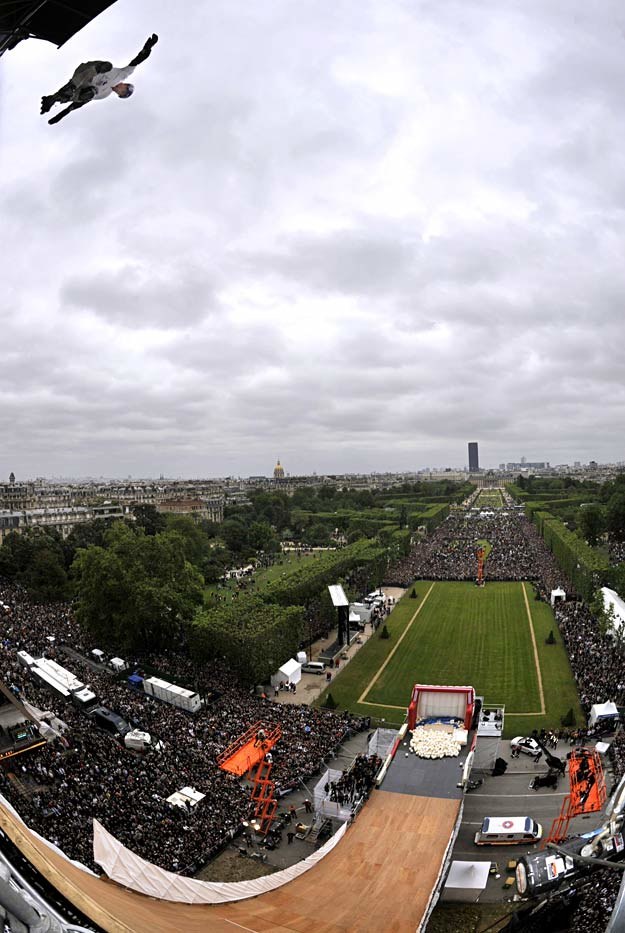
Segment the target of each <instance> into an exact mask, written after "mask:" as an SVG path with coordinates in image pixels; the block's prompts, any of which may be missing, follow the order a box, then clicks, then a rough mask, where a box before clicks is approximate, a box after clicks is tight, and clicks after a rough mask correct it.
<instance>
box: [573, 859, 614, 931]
mask: <svg viewBox="0 0 625 933" xmlns="http://www.w3.org/2000/svg"><path fill="white" fill-rule="evenodd" d="M622 880H623V875H622V873H621V872H620V871H616V870H614V869H610V868H601V869H599V870H598V871H596V872H594V873H593V875H592V877H591V878H589V879H588V882H587V883H586V884H584V885H583V887H582V889H581V891H580V896H579V900H578V904H577V906H576V908H575V910H574V912H573V915H572V916H571V921H570V922H571V933H605V928H606V925H607V922H608V919H609V917H610V914H611V913H612V911H613V910H614V904H615V902H616V897H617V895H618V892H619V887H620V885H621V881H622ZM616 929H617V928H616V927H615V930H616Z"/></svg>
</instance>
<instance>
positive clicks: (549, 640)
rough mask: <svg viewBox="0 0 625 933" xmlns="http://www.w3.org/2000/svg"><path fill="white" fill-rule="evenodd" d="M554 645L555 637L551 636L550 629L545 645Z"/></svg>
mask: <svg viewBox="0 0 625 933" xmlns="http://www.w3.org/2000/svg"><path fill="white" fill-rule="evenodd" d="M555 643H556V637H555V635H554V634H553V629H551V631H550V632H549V637H548V638H546V639H545V644H546V645H555Z"/></svg>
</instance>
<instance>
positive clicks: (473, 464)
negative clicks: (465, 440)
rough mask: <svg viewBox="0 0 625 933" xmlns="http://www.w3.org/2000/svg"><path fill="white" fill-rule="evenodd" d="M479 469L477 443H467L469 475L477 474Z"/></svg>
mask: <svg viewBox="0 0 625 933" xmlns="http://www.w3.org/2000/svg"><path fill="white" fill-rule="evenodd" d="M479 468H480V458H479V456H478V453H477V441H470V442H469V473H477V471H478V470H479Z"/></svg>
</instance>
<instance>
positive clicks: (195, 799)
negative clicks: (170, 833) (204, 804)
mask: <svg viewBox="0 0 625 933" xmlns="http://www.w3.org/2000/svg"><path fill="white" fill-rule="evenodd" d="M205 796H206V794H201V793H200V791H199V790H196V789H195V787H183V788H182V789H181V790H177V791H174V793H173V794H170V796H169V797H167V803H170V804H171V805H172V806H174V807H182V809H183V810H187V809H189V808H191V809H192V808H193V807H196V806H197V805H198V803H199V802H200V800H204V797H205ZM94 822H95V821H94Z"/></svg>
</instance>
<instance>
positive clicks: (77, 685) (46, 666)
mask: <svg viewBox="0 0 625 933" xmlns="http://www.w3.org/2000/svg"><path fill="white" fill-rule="evenodd" d="M35 663H36V665H37V667H38V668H39V670H44V671H47V673H48V674H49V675H50V676H51V677H54V679H55V680H57V681H58V682H59V683H60V684H62V685H63V686H64V687H65V689H66V690H68V691H69V692H70V693H74V692H75V691H76V690H82V689H83V687H84V686H85V685H84V683H83V682H82V680H79V679H78V677H76V675H75V674H72V672H71V671H68V670H67V669H66V668H64V667H61V665H60V664H57V662H56V661H52V660H51V659H50V658H37V661H36V662H35Z"/></svg>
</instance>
